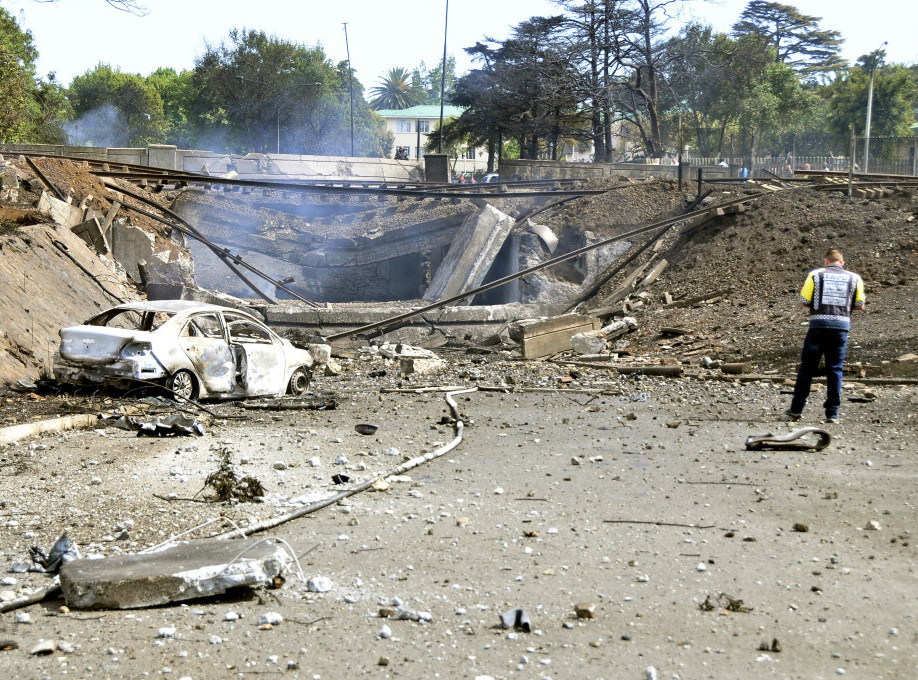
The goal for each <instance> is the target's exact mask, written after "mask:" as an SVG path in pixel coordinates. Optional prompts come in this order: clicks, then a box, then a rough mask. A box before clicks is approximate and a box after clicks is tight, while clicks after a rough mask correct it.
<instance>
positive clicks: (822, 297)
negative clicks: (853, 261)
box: [800, 264, 865, 331]
mask: <svg viewBox="0 0 918 680" xmlns="http://www.w3.org/2000/svg"><path fill="white" fill-rule="evenodd" d="M800 297H801V298H802V300H803V302H805V303H806V304H807V305H809V308H810V328H836V329H838V330H843V331H847V330H849V329H850V328H851V309H852V308H853V307H855V306H859V305H863V304H864V301H865V298H864V282H863V281H862V280H861V277H860V276H858V275H857V274H855V273H854V272H849V271H845V269H844V268H843V267H842V266H841V265H839V264H830V265H828V266H826V267H822V268H820V269H814V270H813V271H811V272H810V273H809V274H808V275H807V277H806V282H805V283H804V284H803V288H801V289H800Z"/></svg>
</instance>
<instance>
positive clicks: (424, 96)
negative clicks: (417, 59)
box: [411, 55, 456, 104]
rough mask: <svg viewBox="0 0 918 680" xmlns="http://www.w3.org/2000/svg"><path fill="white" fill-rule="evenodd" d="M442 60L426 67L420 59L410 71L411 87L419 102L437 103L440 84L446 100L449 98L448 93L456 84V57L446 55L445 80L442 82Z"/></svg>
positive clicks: (438, 101) (449, 93)
mask: <svg viewBox="0 0 918 680" xmlns="http://www.w3.org/2000/svg"><path fill="white" fill-rule="evenodd" d="M442 66H443V62H442V60H437V63H436V65H435V66H434V67H433V68H431V69H428V68H427V65H426V64H425V63H424V62H423V61H422V62H421V64H420V65H419V66H418V67H417V68H415V69H414V71H412V72H411V89H412V90H413V91H414V92H416V93H417V96H418V97H419V98H420V101H419V102H418V103H419V104H439V103H440V88H441V86H444V85H445V87H444V88H443V89H444V91H445V92H446V100H447V101H449V100H450V95H451V93H452V91H453V88H454V87H455V85H456V57H454V56H453V55H449V56H447V57H446V81H445V83H444V82H443V79H442V74H443V68H442Z"/></svg>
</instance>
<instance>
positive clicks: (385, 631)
mask: <svg viewBox="0 0 918 680" xmlns="http://www.w3.org/2000/svg"><path fill="white" fill-rule="evenodd" d="M379 637H380V638H381V639H383V640H388V639H389V638H391V637H392V629H391V628H389V626H387V625H385V624H384V625H383V627H382V628H380V629H379Z"/></svg>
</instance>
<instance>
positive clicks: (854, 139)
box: [848, 123, 857, 198]
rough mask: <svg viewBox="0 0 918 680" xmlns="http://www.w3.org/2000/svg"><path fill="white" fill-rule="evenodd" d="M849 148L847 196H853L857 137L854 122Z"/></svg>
mask: <svg viewBox="0 0 918 680" xmlns="http://www.w3.org/2000/svg"><path fill="white" fill-rule="evenodd" d="M850 128H851V150H850V152H849V154H848V198H851V197H852V196H854V154H855V152H856V150H857V137H855V136H854V123H851V125H850Z"/></svg>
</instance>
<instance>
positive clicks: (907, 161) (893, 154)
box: [690, 136, 918, 176]
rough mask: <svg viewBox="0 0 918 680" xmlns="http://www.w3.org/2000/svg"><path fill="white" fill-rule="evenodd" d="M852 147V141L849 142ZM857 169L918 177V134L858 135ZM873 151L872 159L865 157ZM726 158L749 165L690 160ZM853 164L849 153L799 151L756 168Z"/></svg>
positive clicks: (782, 171)
mask: <svg viewBox="0 0 918 680" xmlns="http://www.w3.org/2000/svg"><path fill="white" fill-rule="evenodd" d="M849 146H850V141H849ZM854 148H855V156H854V169H855V170H856V171H858V172H871V173H876V174H886V175H911V176H918V153H916V149H918V136H916V137H871V138H870V139H869V140H868V139H866V138H864V137H857V138H855V145H854ZM867 154H869V156H870V159H869V161H867V160H865V159H866V158H867ZM723 161H726V162H727V163H728V164H729V165H730V167H731V168H734V169H736V170H737V172H738V171H739V169H740V168H742V167H748V164H749V158H748V157H746V158H744V157H741V156H736V157H731V156H726V157H720V156H718V157H714V156H707V157H698V156H693V157H691V159H690V162H691V163H692V165H717V164H718V163H721V162H723ZM848 166H849V157H848V155H847V154H846V155H844V156H839V155H833V154H831V153H830V154H829V155H816V154H812V155H809V154H806V155H805V154H797V153H794V152H793V151H792V152H788V153H784V154H781V155H772V156H756V158H755V167H754V171H755V172H756V173H760V172H763V171H764V170H767V171H769V172H772V173H774V174H776V175H780V176H788V175H791V174H793V172H794V171H796V172H798V173H799V172H800V171H805V170H810V169H812V170H832V171H837V172H840V171H845V170H847V169H848Z"/></svg>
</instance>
